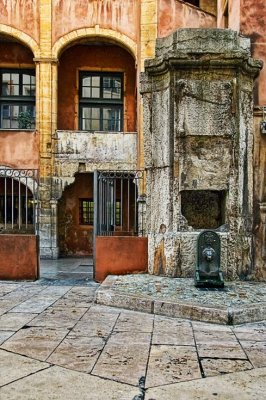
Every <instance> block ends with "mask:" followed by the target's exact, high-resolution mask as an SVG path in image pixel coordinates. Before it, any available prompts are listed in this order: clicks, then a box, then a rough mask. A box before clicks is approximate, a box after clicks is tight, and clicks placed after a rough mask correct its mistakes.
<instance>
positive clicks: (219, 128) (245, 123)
mask: <svg viewBox="0 0 266 400" xmlns="http://www.w3.org/2000/svg"><path fill="white" fill-rule="evenodd" d="M145 65H146V73H145V74H143V76H142V89H141V90H142V92H143V101H144V110H145V111H146V112H147V115H146V116H145V119H144V121H145V124H144V134H145V136H144V140H145V143H146V145H145V160H146V169H147V232H148V234H149V271H150V272H152V273H155V274H159V275H161V274H162V275H168V276H193V272H194V269H195V266H196V263H197V259H196V254H197V245H196V239H197V236H198V234H199V233H200V232H201V230H197V229H195V228H194V227H193V226H190V225H189V222H188V221H187V220H186V219H185V218H184V215H182V212H181V208H182V204H181V197H182V196H181V194H182V191H183V190H186V191H206V194H207V193H208V191H218V193H224V196H225V199H224V202H225V204H224V205H222V203H221V204H218V203H217V204H216V206H215V207H220V208H221V209H220V214H222V219H221V221H223V223H222V225H221V226H219V227H217V231H218V232H219V234H220V236H221V237H222V238H223V239H222V268H223V272H224V274H225V276H226V277H227V278H229V279H235V278H237V277H238V278H241V277H244V276H245V277H249V278H251V277H255V276H256V266H255V264H254V258H253V250H254V248H253V244H252V243H253V238H252V227H253V178H252V177H253V164H252V157H253V136H252V122H253V120H252V105H253V104H252V90H253V80H254V77H255V76H256V75H257V74H258V73H259V70H260V68H261V63H260V62H259V61H256V60H253V59H251V58H250V44H249V42H248V40H246V39H244V38H241V37H239V36H237V35H236V33H235V32H233V31H230V30H229V31H221V30H215V29H213V30H207V29H196V30H193V29H191V30H189V29H184V30H179V31H177V32H176V33H174V34H172V35H170V36H169V37H167V38H165V39H160V40H158V42H157V50H156V58H155V59H153V60H149V61H147V62H146V64H145ZM186 193H189V192H186ZM183 198H186V199H187V201H188V199H189V196H186V197H185V196H183ZM191 207H192V208H193V203H192V204H191ZM194 207H195V206H194ZM206 207H207V209H208V204H206ZM212 207H214V206H212ZM213 210H214V208H211V204H210V205H209V212H210V213H211V212H213ZM204 213H205V214H204V215H205V218H206V222H205V223H206V225H205V226H203V227H202V228H205V229H209V228H210V227H211V226H209V225H208V223H209V221H211V218H207V217H206V211H204ZM202 223H204V221H201V225H202ZM162 227H163V232H162Z"/></svg>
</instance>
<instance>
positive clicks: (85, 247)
mask: <svg viewBox="0 0 266 400" xmlns="http://www.w3.org/2000/svg"><path fill="white" fill-rule="evenodd" d="M79 199H93V175H92V174H77V175H76V179H75V182H74V183H73V184H72V185H70V186H68V187H67V188H66V189H65V190H64V193H63V196H62V198H61V199H60V201H59V206H58V233H59V249H60V254H61V255H64V256H71V255H72V256H87V255H91V254H92V240H93V237H92V234H93V231H92V230H93V226H90V225H80V223H79Z"/></svg>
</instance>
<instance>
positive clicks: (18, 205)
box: [0, 167, 39, 234]
mask: <svg viewBox="0 0 266 400" xmlns="http://www.w3.org/2000/svg"><path fill="white" fill-rule="evenodd" d="M38 186H39V185H38V170H37V169H16V168H7V167H2V168H0V233H34V234H37V233H38V232H37V231H38Z"/></svg>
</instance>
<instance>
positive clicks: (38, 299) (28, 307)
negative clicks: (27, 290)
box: [12, 286, 70, 314]
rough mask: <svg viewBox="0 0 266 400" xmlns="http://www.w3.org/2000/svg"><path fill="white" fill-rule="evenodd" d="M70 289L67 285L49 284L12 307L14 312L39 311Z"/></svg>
mask: <svg viewBox="0 0 266 400" xmlns="http://www.w3.org/2000/svg"><path fill="white" fill-rule="evenodd" d="M69 290H70V288H69V287H67V286H51V287H47V288H45V289H43V290H42V291H41V292H40V293H38V294H37V295H35V296H32V295H31V296H32V297H31V296H28V297H30V298H28V299H27V300H26V301H24V302H23V303H21V304H18V305H17V306H16V307H14V308H13V310H12V311H14V312H30V313H37V314H38V313H41V312H43V311H44V310H45V309H46V308H48V307H49V306H51V305H52V304H53V303H55V302H56V301H57V300H58V299H59V298H60V297H61V296H63V295H64V294H65V293H66V292H68V291H69Z"/></svg>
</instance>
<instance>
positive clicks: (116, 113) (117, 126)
mask: <svg viewBox="0 0 266 400" xmlns="http://www.w3.org/2000/svg"><path fill="white" fill-rule="evenodd" d="M103 130H104V131H115V132H119V131H120V130H121V110H120V109H116V108H104V109H103Z"/></svg>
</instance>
